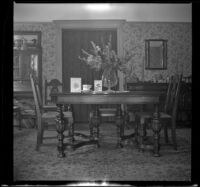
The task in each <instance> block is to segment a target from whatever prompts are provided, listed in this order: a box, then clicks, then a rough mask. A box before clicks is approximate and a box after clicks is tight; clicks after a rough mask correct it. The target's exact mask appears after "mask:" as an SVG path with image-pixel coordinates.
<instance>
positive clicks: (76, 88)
mask: <svg viewBox="0 0 200 187" xmlns="http://www.w3.org/2000/svg"><path fill="white" fill-rule="evenodd" d="M81 87H82V84H81V78H80V77H71V78H70V92H72V93H74V92H75V93H76V92H77V93H80V92H81Z"/></svg>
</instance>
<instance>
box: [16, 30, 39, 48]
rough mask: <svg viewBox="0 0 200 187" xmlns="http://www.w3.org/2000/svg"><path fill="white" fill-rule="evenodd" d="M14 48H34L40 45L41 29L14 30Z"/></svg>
mask: <svg viewBox="0 0 200 187" xmlns="http://www.w3.org/2000/svg"><path fill="white" fill-rule="evenodd" d="M13 45H14V49H19V50H25V49H36V48H40V47H41V31H14V37H13Z"/></svg>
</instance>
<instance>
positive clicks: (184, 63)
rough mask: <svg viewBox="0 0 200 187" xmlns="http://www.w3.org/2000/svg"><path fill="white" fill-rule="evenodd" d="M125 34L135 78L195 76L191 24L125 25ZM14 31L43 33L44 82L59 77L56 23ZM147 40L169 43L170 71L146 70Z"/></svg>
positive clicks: (24, 26) (23, 25) (16, 27)
mask: <svg viewBox="0 0 200 187" xmlns="http://www.w3.org/2000/svg"><path fill="white" fill-rule="evenodd" d="M120 29H121V31H122V35H121V36H120V37H122V40H123V46H122V47H123V50H124V51H129V52H131V53H132V54H133V58H132V59H131V61H130V64H131V65H132V66H133V76H134V75H136V76H137V77H138V78H139V80H146V81H147V80H151V79H152V78H153V77H154V76H156V75H158V74H162V75H163V77H164V78H166V77H167V76H168V75H171V74H174V73H183V75H184V76H189V75H191V74H192V70H191V69H192V67H191V66H192V25H191V23H163V22H155V23H154V22H125V23H124V24H122V25H121V27H120ZM14 30H21V31H41V32H42V48H43V54H42V63H43V65H42V68H43V72H42V75H43V81H44V79H47V80H50V79H53V78H55V77H56V50H55V46H56V27H55V25H54V23H51V22H49V23H14ZM145 39H166V40H168V42H167V50H168V51H167V54H168V56H167V57H168V58H167V63H168V64H167V70H144V59H145V58H144V55H145V42H144V40H145Z"/></svg>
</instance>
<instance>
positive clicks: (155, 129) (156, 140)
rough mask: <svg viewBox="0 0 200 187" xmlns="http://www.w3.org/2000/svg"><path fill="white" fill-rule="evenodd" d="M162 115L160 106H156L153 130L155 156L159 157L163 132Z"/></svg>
mask: <svg viewBox="0 0 200 187" xmlns="http://www.w3.org/2000/svg"><path fill="white" fill-rule="evenodd" d="M159 117H160V114H159V112H158V105H157V104H156V105H155V112H154V114H153V121H152V130H153V133H154V135H153V136H154V156H155V157H159V156H160V154H159V149H160V144H159V139H160V130H161V123H160V120H159Z"/></svg>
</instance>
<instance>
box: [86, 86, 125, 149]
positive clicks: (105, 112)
mask: <svg viewBox="0 0 200 187" xmlns="http://www.w3.org/2000/svg"><path fill="white" fill-rule="evenodd" d="M118 87H119V86H118V85H116V86H115V87H114V88H113V90H118ZM96 107H98V110H96V109H95V108H93V110H92V111H90V113H89V125H90V134H93V133H95V134H96V136H97V138H99V127H100V125H101V124H102V123H103V122H104V120H106V119H107V121H106V122H112V123H114V124H115V125H116V127H117V133H120V128H121V125H120V124H121V121H118V118H117V116H118V111H119V110H120V112H122V113H123V107H122V105H121V104H120V105H117V104H114V105H108V106H107V105H100V106H96ZM122 116H123V114H122ZM94 129H96V131H95V130H94ZM93 131H94V132H93ZM118 136H120V134H119V135H118ZM118 146H122V145H121V144H118ZM98 147H100V145H99V144H98Z"/></svg>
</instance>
